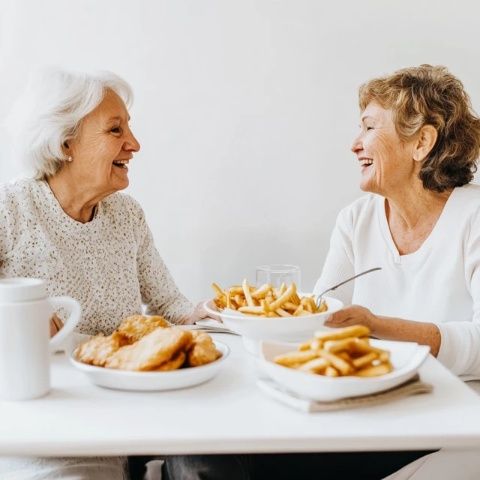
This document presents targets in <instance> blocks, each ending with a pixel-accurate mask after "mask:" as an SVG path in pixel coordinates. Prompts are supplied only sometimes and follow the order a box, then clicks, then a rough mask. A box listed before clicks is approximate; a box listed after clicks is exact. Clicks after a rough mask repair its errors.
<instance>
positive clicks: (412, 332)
mask: <svg viewBox="0 0 480 480" xmlns="http://www.w3.org/2000/svg"><path fill="white" fill-rule="evenodd" d="M374 317H375V318H374V319H372V322H371V323H372V325H371V326H370V329H371V330H372V334H373V335H374V336H375V337H377V338H381V339H384V340H400V341H405V342H417V343H419V344H421V345H428V346H429V347H430V352H431V354H432V355H433V356H434V357H436V356H437V355H438V351H439V350H440V344H441V335H440V330H439V328H438V327H437V326H436V325H435V324H434V323H427V322H414V321H411V320H403V319H400V318H394V317H382V316H378V315H375V316H374Z"/></svg>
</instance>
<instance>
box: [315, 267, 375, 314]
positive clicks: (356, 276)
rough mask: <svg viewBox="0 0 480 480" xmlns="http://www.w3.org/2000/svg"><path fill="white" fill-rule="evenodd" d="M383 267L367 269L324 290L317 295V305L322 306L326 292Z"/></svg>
mask: <svg viewBox="0 0 480 480" xmlns="http://www.w3.org/2000/svg"><path fill="white" fill-rule="evenodd" d="M381 269H382V267H375V268H370V269H369V270H365V271H364V272H360V273H357V274H356V275H354V276H353V277H350V278H347V279H346V280H344V281H343V282H340V283H337V284H336V285H334V286H333V287H330V288H328V289H327V290H325V291H323V292H322V293H321V294H320V295H317V306H320V303H321V302H322V297H323V296H324V295H325V294H326V293H328V292H331V291H333V290H336V289H337V288H338V287H341V286H342V285H345V284H346V283H348V282H351V281H352V280H355V279H356V278H358V277H361V276H362V275H366V274H367V273H370V272H375V271H377V270H381Z"/></svg>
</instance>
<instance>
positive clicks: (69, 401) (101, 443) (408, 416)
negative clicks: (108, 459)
mask: <svg viewBox="0 0 480 480" xmlns="http://www.w3.org/2000/svg"><path fill="white" fill-rule="evenodd" d="M216 337H217V338H218V339H219V340H221V341H223V342H225V343H228V344H229V345H230V346H231V348H232V353H231V356H230V358H229V360H228V363H226V365H225V368H224V369H223V370H222V372H221V373H220V374H219V375H218V377H216V378H215V379H213V380H211V381H210V382H208V383H205V384H203V385H200V386H198V387H192V388H189V389H185V390H178V391H170V392H155V393H137V392H121V391H114V390H107V389H103V388H100V387H96V386H94V385H91V384H90V383H89V381H88V380H87V378H86V377H84V376H83V374H82V373H81V372H78V371H77V370H76V369H74V368H73V367H72V366H70V364H69V363H68V361H67V359H66V358H65V356H64V355H63V354H60V355H59V354H57V355H55V356H54V357H53V368H52V383H53V389H52V392H51V393H50V394H49V395H48V396H46V397H44V398H42V399H38V400H32V401H27V402H0V455H26V454H28V455H35V456H48V455H62V456H78V455H126V454H182V453H233V452H238V453H246V452H250V453H254V452H265V453H267V452H308V451H324V452H327V451H354V450H397V449H398V450H401V449H408V450H415V449H437V448H441V447H450V448H455V449H459V448H466V447H479V446H480V396H478V395H477V394H476V393H474V392H473V391H471V390H470V389H469V388H468V387H467V386H466V385H464V384H463V383H462V382H461V381H460V380H458V379H457V378H456V377H455V376H454V375H452V374H451V373H449V371H448V370H446V369H445V368H444V367H443V366H442V365H441V364H439V363H438V362H437V361H436V360H435V359H433V358H429V359H428V360H427V362H426V363H425V365H424V367H423V368H422V369H421V376H422V379H423V380H424V381H426V382H429V383H432V384H433V385H434V387H435V390H434V392H433V394H428V395H419V396H416V397H409V398H406V399H404V400H400V401H397V402H394V403H390V404H387V405H383V406H378V407H370V408H363V409H355V410H347V411H338V412H333V413H315V414H306V413H301V412H297V411H295V410H292V409H290V408H289V407H286V406H283V405H282V404H280V403H276V402H275V401H274V400H272V399H270V398H269V397H267V396H265V395H264V394H263V393H262V392H261V391H260V390H259V389H258V388H257V387H256V386H255V380H256V373H255V365H254V361H253V358H252V357H251V356H249V355H248V354H246V353H245V352H244V350H243V346H242V344H241V339H240V338H238V337H234V336H231V335H216Z"/></svg>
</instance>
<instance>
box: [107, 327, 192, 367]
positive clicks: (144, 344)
mask: <svg viewBox="0 0 480 480" xmlns="http://www.w3.org/2000/svg"><path fill="white" fill-rule="evenodd" d="M191 343H192V334H191V333H190V332H189V331H188V330H180V329H179V328H157V329H156V330H154V331H153V332H151V333H149V334H148V335H145V336H144V337H142V338H141V339H140V340H139V341H138V342H135V343H133V344H132V345H127V346H125V347H122V348H120V349H118V350H117V351H116V352H115V353H113V354H112V355H111V356H110V357H109V358H108V359H107V361H106V362H105V366H106V367H107V368H117V369H120V370H140V371H146V370H154V369H156V368H159V367H160V366H161V365H162V364H163V363H165V362H169V361H170V360H172V359H173V358H174V357H175V356H176V355H177V354H178V353H179V352H180V351H182V350H183V349H185V348H186V347H187V346H189V345H190V344H191Z"/></svg>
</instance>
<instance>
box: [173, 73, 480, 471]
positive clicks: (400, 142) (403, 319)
mask: <svg viewBox="0 0 480 480" xmlns="http://www.w3.org/2000/svg"><path fill="white" fill-rule="evenodd" d="M360 110H361V126H360V133H359V134H358V136H357V137H356V138H355V140H354V142H353V145H352V151H353V153H354V154H355V155H356V157H357V160H358V164H359V166H360V168H361V183H360V187H361V189H362V190H364V191H365V192H368V195H366V196H363V197H361V198H360V199H358V200H357V201H355V202H354V203H353V204H352V205H350V206H348V207H347V208H345V209H344V210H342V211H341V212H340V215H339V216H338V219H337V222H336V226H335V229H334V231H333V234H332V238H331V244H330V250H329V253H328V255H327V259H326V262H325V264H324V268H323V272H322V275H321V277H320V279H319V281H318V282H317V285H316V287H315V291H317V292H319V291H323V289H324V288H327V287H329V286H331V285H335V284H336V283H339V282H340V281H341V280H343V279H345V278H346V277H349V276H352V275H353V274H354V273H358V272H361V271H363V270H366V269H368V268H371V267H377V266H380V267H382V270H381V271H378V272H375V273H372V274H370V275H367V276H364V277H361V278H359V279H357V280H356V281H355V283H354V285H353V286H352V285H351V284H347V285H345V286H344V287H343V289H338V290H336V291H335V294H337V296H338V297H339V298H340V299H341V300H343V302H344V303H345V304H346V305H350V304H352V303H353V304H358V305H351V306H348V307H346V308H344V309H343V310H341V311H339V312H337V313H335V314H334V315H332V317H331V320H330V321H329V323H328V324H329V326H331V327H344V326H348V325H353V324H364V325H367V326H368V327H369V328H370V329H371V331H372V333H373V335H374V336H375V337H378V338H384V339H393V340H402V341H414V342H418V343H421V344H425V345H428V346H430V349H431V352H432V354H433V355H434V356H436V357H437V358H438V359H439V360H440V361H441V362H442V363H443V364H444V365H446V366H447V367H448V368H450V369H451V370H452V371H453V372H454V373H456V374H459V375H464V376H465V378H472V377H473V378H480V186H477V185H472V184H471V183H470V182H471V181H472V179H473V175H474V172H475V171H476V164H477V159H478V156H479V153H480V119H479V118H478V117H477V116H476V115H475V113H474V112H473V110H472V107H471V104H470V100H469V97H468V95H467V94H466V92H465V90H464V88H463V85H462V83H461V82H460V81H459V80H458V79H457V78H456V77H454V76H453V75H452V74H450V73H449V72H448V71H447V69H446V68H444V67H432V66H429V65H422V66H420V67H415V68H406V69H403V70H399V71H397V72H395V73H394V74H392V75H390V76H387V77H383V78H377V79H374V80H371V81H369V82H367V83H366V84H365V85H363V86H362V87H361V88H360ZM427 453H430V455H427ZM478 458H480V456H479V455H477V454H476V453H475V452H445V451H440V452H435V453H431V452H417V451H411V452H408V451H405V452H378V453H377V452H374V453H361V452H358V453H353V452H344V453H333V454H328V453H327V454H293V455H257V456H236V457H235V458H234V459H230V460H227V457H225V456H211V457H205V456H197V457H175V458H171V459H169V460H167V462H166V473H167V474H168V478H169V479H176V478H188V479H190V480H193V479H200V478H201V479H212V480H213V479H217V478H218V479H220V478H227V476H228V477H229V478H231V479H233V478H234V479H238V480H243V479H247V478H253V479H255V478H275V479H277V480H281V479H291V478H295V479H303V478H305V479H307V478H308V479H310V478H311V477H312V472H319V473H318V475H317V476H319V478H320V477H321V478H327V477H328V476H329V474H331V475H332V476H334V477H335V478H337V479H343V478H368V479H369V480H373V479H381V478H384V477H385V476H387V475H391V474H392V476H391V480H393V478H394V479H395V480H397V479H407V478H408V479H410V480H413V479H415V480H420V479H422V480H423V479H430V478H436V479H447V478H453V477H454V478H456V479H460V478H465V479H467V478H468V479H470V478H478V477H479V476H480V473H479V472H480V465H479V460H478ZM413 460H416V461H413ZM410 462H413V463H410ZM407 464H408V465H407ZM459 464H461V465H462V472H461V473H460V471H459V468H458V465H459ZM405 465H406V466H405ZM401 467H404V468H401ZM400 468H401V470H399V469H400ZM227 472H228V474H227ZM394 472H396V473H394ZM453 472H454V473H453ZM222 473H223V475H224V476H222Z"/></svg>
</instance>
